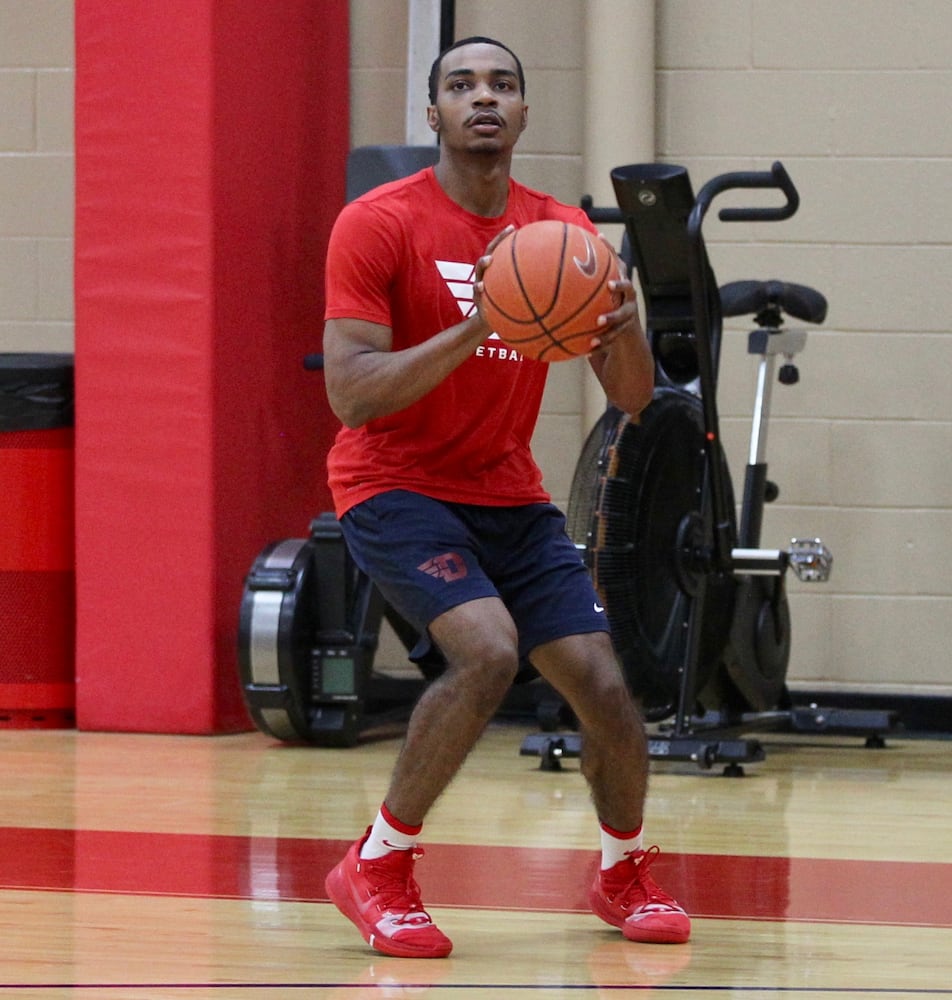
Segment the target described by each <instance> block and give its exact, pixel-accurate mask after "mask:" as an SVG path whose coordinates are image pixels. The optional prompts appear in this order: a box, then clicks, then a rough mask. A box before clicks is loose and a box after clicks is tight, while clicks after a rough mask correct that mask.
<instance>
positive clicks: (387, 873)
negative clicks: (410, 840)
mask: <svg viewBox="0 0 952 1000" xmlns="http://www.w3.org/2000/svg"><path fill="white" fill-rule="evenodd" d="M393 853H398V854H399V855H400V857H399V858H388V859H387V863H385V864H372V865H368V866H367V874H368V876H371V877H372V878H373V891H374V895H375V896H376V897H377V899H378V905H379V906H380V908H381V910H383V911H384V912H385V913H392V914H393V916H394V922H395V923H398V924H431V923H433V921H432V919H431V918H430V915H429V913H427V912H426V910H425V909H424V908H423V901H422V900H421V899H420V886H419V885H418V884H417V881H416V879H415V878H414V877H413V865H414V863H415V862H417V861H419V859H420V858H422V857H423V853H424V852H423V848H422V847H415V848H413V850H410V851H399V852H393Z"/></svg>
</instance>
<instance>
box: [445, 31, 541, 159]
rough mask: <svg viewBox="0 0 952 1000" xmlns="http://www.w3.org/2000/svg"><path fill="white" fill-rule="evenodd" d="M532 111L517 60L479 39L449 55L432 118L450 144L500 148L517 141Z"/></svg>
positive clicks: (488, 149) (475, 149)
mask: <svg viewBox="0 0 952 1000" xmlns="http://www.w3.org/2000/svg"><path fill="white" fill-rule="evenodd" d="M527 111H528V108H527V106H526V104H525V103H524V102H523V98H522V92H521V90H520V89H519V76H518V74H517V72H516V62H515V60H514V59H513V58H512V56H511V55H510V54H509V53H508V52H507V51H506V50H505V49H501V48H499V47H498V46H497V45H486V44H483V43H477V44H474V45H464V46H463V47H462V48H458V49H453V51H452V52H448V53H447V54H446V55H445V56H444V57H443V61H442V62H441V64H440V79H439V84H438V86H437V92H436V104H435V105H434V106H432V107H430V108H429V109H428V110H427V120H428V121H429V124H430V128H431V129H433V131H434V132H438V133H439V136H440V142H441V144H442V145H443V146H444V147H449V148H462V149H467V150H471V151H473V152H497V151H500V150H503V149H506V148H511V147H512V146H514V145H515V143H516V140H517V139H518V138H519V135H520V134H521V132H522V130H523V129H524V128H525V127H526V113H527Z"/></svg>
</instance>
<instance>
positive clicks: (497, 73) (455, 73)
mask: <svg viewBox="0 0 952 1000" xmlns="http://www.w3.org/2000/svg"><path fill="white" fill-rule="evenodd" d="M475 75H476V71H475V70H472V69H466V68H465V67H463V68H461V69H451V70H450V71H449V72H448V73H447V74H446V75H445V76H444V77H443V79H444V80H451V79H453V78H454V77H461V76H462V77H470V76H475ZM489 75H490V76H493V77H508V78H509V79H512V80H518V79H519V75H518V74H517V73H516V72H515V71H514V70H511V69H493V70H490V71H489Z"/></svg>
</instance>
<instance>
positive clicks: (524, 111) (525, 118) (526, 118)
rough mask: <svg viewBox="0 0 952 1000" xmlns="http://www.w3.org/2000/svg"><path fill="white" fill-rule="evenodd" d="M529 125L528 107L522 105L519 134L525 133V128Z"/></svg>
mask: <svg viewBox="0 0 952 1000" xmlns="http://www.w3.org/2000/svg"><path fill="white" fill-rule="evenodd" d="M528 124H529V105H528V104H524V105H523V106H522V124H521V125H520V126H519V131H520V132H525V130H526V126H527V125H528Z"/></svg>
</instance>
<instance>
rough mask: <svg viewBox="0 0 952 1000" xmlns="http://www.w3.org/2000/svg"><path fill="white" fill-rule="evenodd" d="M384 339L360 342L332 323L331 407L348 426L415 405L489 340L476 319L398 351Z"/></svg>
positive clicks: (327, 364)
mask: <svg viewBox="0 0 952 1000" xmlns="http://www.w3.org/2000/svg"><path fill="white" fill-rule="evenodd" d="M385 332H386V339H387V345H386V346H384V344H383V343H382V342H381V338H373V339H364V340H357V341H355V340H354V339H353V338H351V337H348V336H346V335H344V333H343V331H342V330H341V329H340V324H339V323H338V324H336V325H335V323H334V321H331V322H329V323H328V326H327V329H326V331H325V344H324V370H325V381H326V385H327V395H328V399H329V401H330V404H331V409H332V410H333V411H334V413H335V414H336V416H337V417H338V418H339V419H340V420H341V422H342V423H344V424H346V425H347V426H348V427H360V426H361V425H362V424H365V423H367V422H368V421H370V420H377V419H380V418H381V417H386V416H389V415H390V414H391V413H397V412H398V411H400V410H403V409H406V408H407V407H408V406H412V405H413V404H414V403H416V402H417V401H418V400H420V399H422V398H423V397H424V396H425V395H426V394H427V393H428V392H430V391H431V390H432V389H434V388H436V386H437V385H439V384H440V383H441V382H442V381H443V380H444V379H445V378H446V377H447V375H449V374H450V373H451V372H452V371H454V370H455V369H456V368H458V367H459V366H460V365H461V364H462V363H463V362H464V361H465V360H466V359H467V358H468V357H470V356H471V355H472V353H473V352H474V351H475V350H476V348H477V347H478V346H479V344H481V343H482V342H483V340H485V339H486V337H488V336H489V334H490V332H491V331H490V330H489V328H488V327H487V326H486V324H485V323H484V322H483V321H482V320H481V319H480V318H479V317H478V315H474V316H473V317H472V318H470V319H466V320H463V321H462V322H461V323H457V324H456V325H455V326H451V327H448V328H447V329H446V330H443V331H441V332H440V333H438V334H436V335H435V336H433V337H430V338H429V339H428V340H426V341H424V342H423V343H421V344H417V345H415V346H413V347H409V348H406V349H405V350H400V351H392V350H390V349H389V331H385Z"/></svg>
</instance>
